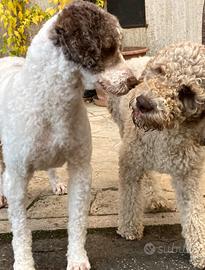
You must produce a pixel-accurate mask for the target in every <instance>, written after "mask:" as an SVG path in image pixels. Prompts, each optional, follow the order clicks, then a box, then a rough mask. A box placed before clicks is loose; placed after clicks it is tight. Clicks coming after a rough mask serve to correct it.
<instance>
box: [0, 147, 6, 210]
mask: <svg viewBox="0 0 205 270" xmlns="http://www.w3.org/2000/svg"><path fill="white" fill-rule="evenodd" d="M4 170H5V165H4V161H3V155H2V146H1V144H0V208H3V207H6V206H7V200H6V197H5V196H4V192H3V172H4Z"/></svg>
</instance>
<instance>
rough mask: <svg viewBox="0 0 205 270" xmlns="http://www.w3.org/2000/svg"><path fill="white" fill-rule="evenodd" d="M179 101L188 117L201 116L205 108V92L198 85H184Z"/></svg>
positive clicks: (180, 91)
mask: <svg viewBox="0 0 205 270" xmlns="http://www.w3.org/2000/svg"><path fill="white" fill-rule="evenodd" d="M179 100H180V101H181V102H182V104H183V106H184V111H185V113H186V114H187V115H193V114H197V115H198V114H200V113H201V112H202V111H203V108H204V106H205V91H204V89H203V88H201V87H200V86H199V85H198V84H191V85H182V86H181V87H180V89H179Z"/></svg>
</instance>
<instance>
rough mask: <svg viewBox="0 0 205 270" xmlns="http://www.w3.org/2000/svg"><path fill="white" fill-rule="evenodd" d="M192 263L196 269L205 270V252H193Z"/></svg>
mask: <svg viewBox="0 0 205 270" xmlns="http://www.w3.org/2000/svg"><path fill="white" fill-rule="evenodd" d="M190 262H191V263H192V264H193V266H194V267H196V268H199V269H205V252H201V250H197V251H192V253H191V258H190Z"/></svg>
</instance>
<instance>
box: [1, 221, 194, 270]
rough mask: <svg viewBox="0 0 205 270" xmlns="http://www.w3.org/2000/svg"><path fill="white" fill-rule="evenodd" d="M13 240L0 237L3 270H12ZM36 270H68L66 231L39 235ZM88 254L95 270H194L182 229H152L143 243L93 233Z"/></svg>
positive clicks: (111, 233)
mask: <svg viewBox="0 0 205 270" xmlns="http://www.w3.org/2000/svg"><path fill="white" fill-rule="evenodd" d="M10 238H11V236H10V235H8V234H4V235H0V243H1V244H0V270H10V269H12V263H13V254H12V249H11V244H10V243H11V239H10ZM33 238H34V243H33V252H34V258H35V262H36V269H39V270H65V269H66V249H67V235H66V231H65V230H59V231H54V232H49V231H47V232H43V231H41V232H35V233H34V235H33ZM87 250H88V254H89V258H90V261H91V265H92V270H148V269H151V270H182V269H186V270H193V269H195V268H194V267H192V266H191V265H190V263H189V255H188V254H187V253H186V250H185V247H184V241H183V239H182V237H181V228H180V226H179V225H166V226H148V227H146V229H145V236H144V238H143V239H142V240H141V241H126V240H124V239H122V238H121V237H120V236H118V235H117V234H116V232H115V229H92V230H89V233H88V239H87Z"/></svg>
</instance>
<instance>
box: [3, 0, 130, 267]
mask: <svg viewBox="0 0 205 270" xmlns="http://www.w3.org/2000/svg"><path fill="white" fill-rule="evenodd" d="M93 21H94V23H95V24H96V25H95V27H94V23H93ZM99 22H101V23H99ZM106 29H107V31H106ZM108 29H110V31H108ZM89 46H91V49H92V50H91V51H90V47H89ZM120 46H121V28H120V25H119V23H118V21H117V19H116V18H115V17H113V16H112V15H111V14H108V13H106V12H105V11H103V10H101V9H100V8H98V7H97V6H95V5H94V4H91V3H87V2H83V1H80V0H79V1H74V2H73V4H71V5H69V6H68V7H65V9H64V10H63V11H62V12H60V13H59V14H57V15H55V16H54V17H53V18H51V19H50V20H49V21H48V22H46V23H45V25H44V26H43V27H42V29H41V30H40V31H39V33H38V34H37V35H36V36H35V37H34V39H33V41H32V44H31V46H30V47H29V49H28V53H27V56H26V59H25V62H24V63H23V65H19V64H17V63H16V61H12V60H11V58H3V59H1V60H0V81H1V86H0V141H1V143H2V147H3V150H2V151H3V161H4V163H5V171H4V174H3V192H4V195H5V196H6V198H7V200H8V205H9V208H8V213H9V219H10V221H11V225H12V232H13V241H12V244H13V250H14V259H15V261H14V270H34V269H35V268H34V260H33V257H32V251H31V244H32V241H31V232H30V230H29V229H28V226H27V221H26V208H25V196H26V189H27V185H28V182H29V179H30V178H31V176H32V175H33V173H34V171H35V170H48V169H49V168H55V167H59V166H62V165H63V164H64V163H65V162H66V163H67V166H68V169H69V170H68V171H69V175H70V181H69V226H68V234H69V239H68V240H69V245H68V253H67V256H68V265H67V270H88V269H90V264H89V261H88V258H87V254H86V251H85V248H84V245H85V239H86V227H87V216H88V209H89V197H90V186H91V166H90V159H91V134H90V125H89V121H88V117H87V113H86V109H85V106H84V104H83V100H82V94H83V91H84V88H85V87H88V86H89V87H94V84H95V83H96V82H97V81H99V80H100V82H101V83H103V74H102V71H104V69H106V68H109V69H110V70H111V69H112V68H117V67H118V66H121V68H122V67H123V68H122V72H124V73H123V74H124V75H123V77H122V76H121V77H120V78H118V79H119V81H122V80H124V86H125V91H128V90H129V88H130V87H131V85H130V84H129V83H128V81H129V78H130V77H131V78H132V81H134V80H133V75H132V72H131V70H130V69H128V67H127V66H126V65H125V63H124V62H123V61H122V55H121V53H120ZM19 61H20V60H19ZM9 65H10V66H9ZM9 67H10V68H9ZM107 80H109V78H107V77H106V81H107ZM111 81H112V78H111ZM109 83H111V82H109ZM111 84H112V83H111ZM133 84H135V83H133ZM117 88H118V87H117V85H115V86H114V87H113V88H112V90H113V89H117ZM122 91H123V89H122Z"/></svg>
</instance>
